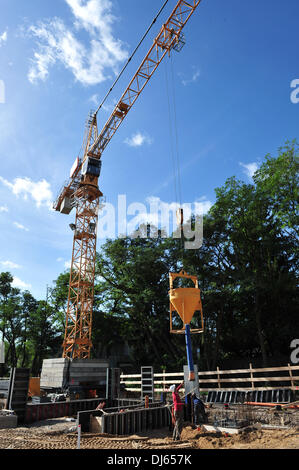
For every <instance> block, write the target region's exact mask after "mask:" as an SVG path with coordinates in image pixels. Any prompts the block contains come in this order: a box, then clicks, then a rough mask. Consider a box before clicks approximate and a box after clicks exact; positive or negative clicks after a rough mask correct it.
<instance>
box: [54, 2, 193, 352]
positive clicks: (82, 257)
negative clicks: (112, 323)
mask: <svg viewBox="0 0 299 470" xmlns="http://www.w3.org/2000/svg"><path fill="white" fill-rule="evenodd" d="M200 2H201V0H189V1H185V0H179V1H178V2H177V4H176V6H175V8H174V10H173V11H172V13H171V15H170V17H169V18H168V20H167V21H166V23H165V24H163V26H162V28H161V30H160V32H159V34H158V35H157V37H156V38H155V39H154V42H153V45H152V46H151V48H150V50H149V51H148V53H147V55H146V57H145V58H144V60H143V61H142V63H141V65H140V67H139V68H138V70H137V72H136V73H135V75H134V76H133V78H132V80H131V81H130V83H129V85H128V87H127V88H126V90H125V92H124V93H123V95H122V96H121V98H120V100H119V101H118V103H117V105H116V106H115V108H114V110H113V112H112V113H111V115H110V117H109V119H108V120H107V122H106V124H105V125H104V127H103V129H102V131H101V132H100V133H99V132H98V126H97V112H96V113H94V114H92V115H91V116H90V117H89V121H88V123H87V129H86V132H85V136H84V142H83V152H84V153H83V155H84V157H83V159H82V160H79V159H77V161H76V162H75V165H74V166H73V168H72V172H71V176H70V178H69V180H68V181H67V182H66V183H65V184H64V186H63V188H62V190H61V191H60V193H59V195H58V197H57V199H56V201H55V202H54V209H55V210H56V211H59V212H61V213H64V214H69V213H70V212H71V210H72V209H73V208H76V221H75V224H71V228H72V230H73V231H74V241H73V252H72V262H71V269H70V282H69V295H68V307H67V314H66V327H65V338H64V342H63V357H69V358H73V359H75V358H79V359H88V358H90V352H91V348H92V342H91V328H92V309H93V297H94V277H95V262H96V237H97V221H98V211H99V207H100V198H101V197H102V196H103V194H102V193H101V191H100V190H99V186H98V180H99V176H100V171H101V157H102V154H103V151H104V150H105V148H106V147H107V145H108V144H109V142H110V140H111V139H112V137H113V135H114V134H115V132H116V131H117V129H118V128H119V126H120V124H121V123H122V122H123V120H124V118H125V117H126V116H127V114H128V112H129V111H130V109H131V108H132V106H133V105H134V103H135V102H136V100H137V98H138V97H139V95H140V94H141V92H142V90H143V89H144V87H145V86H146V85H147V83H148V82H149V80H150V78H151V77H152V76H153V74H154V72H155V71H156V69H157V68H158V66H159V65H160V63H161V62H162V60H163V58H164V57H165V56H166V54H170V52H171V50H172V49H176V50H178V51H179V50H180V49H181V47H182V44H183V39H182V30H183V28H184V26H185V25H186V23H187V22H188V20H189V18H190V17H191V16H192V14H193V13H194V11H195V10H196V8H197V7H198V6H199V4H200Z"/></svg>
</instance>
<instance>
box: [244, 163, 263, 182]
mask: <svg viewBox="0 0 299 470" xmlns="http://www.w3.org/2000/svg"><path fill="white" fill-rule="evenodd" d="M240 165H241V166H242V167H243V168H244V173H245V174H246V175H247V177H248V178H249V179H251V178H252V177H253V175H254V173H255V172H256V171H257V170H258V169H259V165H258V163H256V162H253V163H247V164H245V163H241V162H240Z"/></svg>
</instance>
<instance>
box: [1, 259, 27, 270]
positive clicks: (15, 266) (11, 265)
mask: <svg viewBox="0 0 299 470" xmlns="http://www.w3.org/2000/svg"><path fill="white" fill-rule="evenodd" d="M0 264H1V265H2V266H4V267H5V268H8V269H21V268H22V266H20V265H19V264H16V263H13V262H12V261H1V262H0Z"/></svg>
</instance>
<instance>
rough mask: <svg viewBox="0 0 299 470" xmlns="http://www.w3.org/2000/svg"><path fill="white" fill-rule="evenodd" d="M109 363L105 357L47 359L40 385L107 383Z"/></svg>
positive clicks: (45, 386) (55, 386)
mask: <svg viewBox="0 0 299 470" xmlns="http://www.w3.org/2000/svg"><path fill="white" fill-rule="evenodd" d="M108 367H109V363H108V362H107V361H106V360H105V359H74V360H70V359H67V358H58V359H45V360H44V361H43V367H42V373H41V380H40V386H41V388H43V389H51V388H56V389H59V388H62V387H63V386H64V385H65V384H66V383H69V384H70V385H73V386H76V385H78V386H79V385H83V386H84V385H85V384H94V385H105V383H106V374H107V368H108Z"/></svg>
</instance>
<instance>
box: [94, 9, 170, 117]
mask: <svg viewBox="0 0 299 470" xmlns="http://www.w3.org/2000/svg"><path fill="white" fill-rule="evenodd" d="M168 2H169V0H166V1H165V2H164V4H163V5H162V7H161V8H160V10H159V12H158V14H157V15H156V16H155V18H154V19H153V21H152V23H151V25H150V26H149V27H148V29H147V31H146V32H145V33H144V35H143V37H142V38H141V40H140V41H139V43H138V45H137V46H136V48H135V50H134V52H133V54H132V55H131V56H130V57H129V59H128V60H127V63H126V64H125V66H124V67H123V69H122V70H121V72H120V73H119V75H118V77H117V78H116V80H115V82H114V83H113V85H112V86H111V88H110V90H109V91H108V93H107V94H106V96H105V98H104V99H103V101H102V103H101V104H100V105H99V107H98V108H97V110H96V111H95V113H94V116H96V115H97V114H98V112H99V111H100V109H101V108H102V106H103V105H104V104H105V102H106V100H107V98H108V97H109V95H110V93H111V92H112V91H113V89H114V87H115V85H116V84H117V82H118V81H119V79H120V77H121V76H122V75H123V73H124V71H125V70H126V68H127V67H128V65H129V63H130V62H131V60H132V59H133V57H134V55H135V54H136V52H137V51H138V49H139V47H140V46H141V44H142V43H143V41H144V40H145V38H146V36H147V35H148V33H149V32H150V30H151V29H152V27H153V26H154V24H155V23H156V21H157V19H158V18H159V16H160V15H161V13H162V11H163V10H164V8H165V7H166V5H167V3H168Z"/></svg>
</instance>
